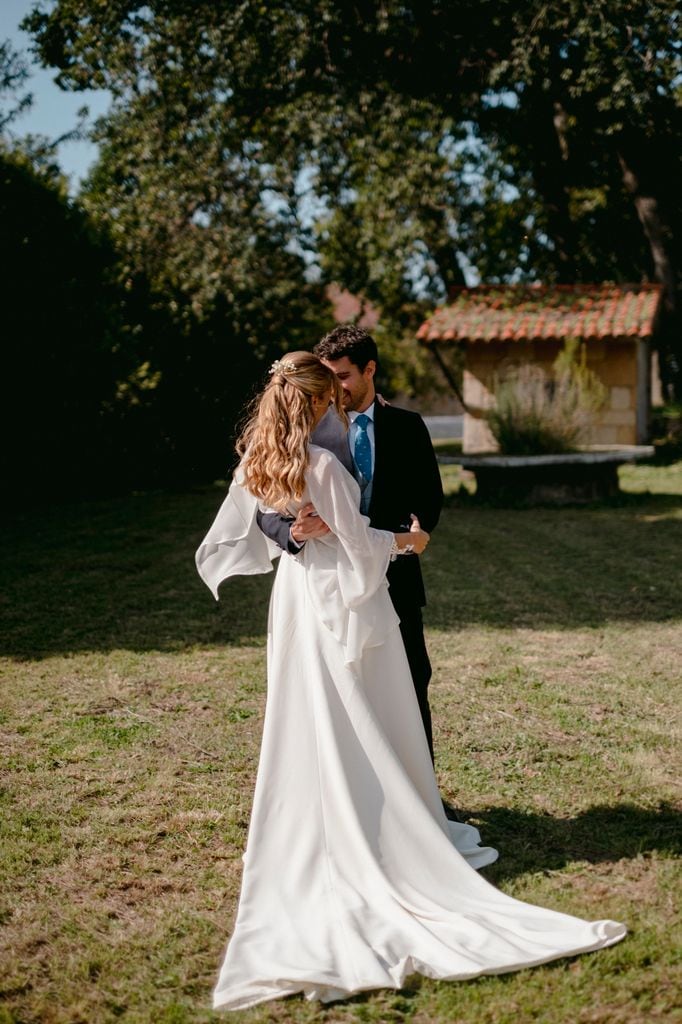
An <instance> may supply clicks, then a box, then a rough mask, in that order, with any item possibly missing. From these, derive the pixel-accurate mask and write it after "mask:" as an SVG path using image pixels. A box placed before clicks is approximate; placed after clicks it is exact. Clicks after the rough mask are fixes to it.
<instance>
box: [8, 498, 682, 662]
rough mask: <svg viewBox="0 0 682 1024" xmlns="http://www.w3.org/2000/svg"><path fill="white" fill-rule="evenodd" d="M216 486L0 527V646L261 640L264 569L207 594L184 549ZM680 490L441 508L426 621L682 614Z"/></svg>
mask: <svg viewBox="0 0 682 1024" xmlns="http://www.w3.org/2000/svg"><path fill="white" fill-rule="evenodd" d="M223 495H224V490H223V489H222V488H218V487H212V488H203V489H197V490H194V491H190V492H185V493H159V492H156V493H145V494H137V495H131V496H127V497H119V498H113V499H110V500H108V501H103V500H102V501H92V502H83V503H79V504H73V505H61V506H58V507H55V508H51V509H46V510H45V511H43V512H38V511H32V512H31V513H28V514H26V515H24V516H23V517H21V518H15V519H14V520H10V521H9V522H7V523H6V524H5V525H4V528H3V540H4V554H3V567H2V576H3V587H2V589H1V591H0V613H1V614H0V619H1V620H2V625H1V626H0V652H1V653H3V654H5V655H8V656H11V657H15V658H18V659H28V658H40V657H45V656H49V655H53V654H73V653H77V652H79V651H109V650H114V649H125V650H132V651H139V652H143V651H150V650H157V651H169V652H172V651H180V650H186V649H189V648H191V647H193V646H196V645H216V644H226V645H235V644H242V643H248V644H256V645H260V644H262V643H264V639H265V629H266V621H267V605H268V598H269V593H270V588H271V586H272V579H273V577H272V575H267V576H263V577H248V578H240V579H237V580H231V581H229V582H228V583H227V584H225V585H224V586H223V588H222V591H221V600H220V602H219V604H216V603H215V601H214V600H213V598H212V597H211V595H210V594H209V592H208V590H207V589H206V587H205V586H204V585H203V584H202V583H201V581H200V580H199V578H198V576H197V574H196V570H195V567H194V551H195V549H196V547H197V545H198V543H199V541H200V540H201V538H202V536H203V534H204V533H205V531H206V529H207V528H208V526H209V524H210V522H211V521H212V518H213V516H214V514H215V512H216V510H217V508H218V506H219V504H220V502H221V500H222V497H223ZM681 507H682V497H680V496H677V495H649V494H645V495H641V496H640V495H628V496H627V498H626V500H625V501H624V502H621V503H618V504H617V505H610V506H600V507H592V508H582V509H562V510H558V509H531V510H514V509H511V510H510V509H504V510H503V509H491V508H474V507H461V508H448V509H446V510H445V511H444V513H443V516H442V519H441V522H440V524H439V527H438V530H437V531H436V532H435V534H434V538H433V543H432V544H431V546H430V548H429V551H428V552H427V555H426V557H425V559H424V571H425V576H426V582H427V590H428V594H429V606H428V607H427V609H426V622H427V625H429V626H431V627H433V628H436V629H443V630H452V629H457V628H459V627H461V626H463V625H467V624H481V625H486V626H499V627H505V628H507V627H518V626H522V627H524V628H537V629H546V628H553V627H554V628H576V627H582V626H599V625H603V624H605V623H608V622H610V621H625V622H659V621H660V622H663V621H666V620H670V619H672V618H675V617H682V589H681V588H680V587H679V579H680V577H681V576H682V518H681V517H680V515H679V512H680V508H681Z"/></svg>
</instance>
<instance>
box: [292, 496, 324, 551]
mask: <svg viewBox="0 0 682 1024" xmlns="http://www.w3.org/2000/svg"><path fill="white" fill-rule="evenodd" d="M289 532H290V533H291V536H292V537H293V539H294V540H295V541H296V543H297V544H304V543H305V542H306V541H307V540H315V538H316V537H324V535H325V533H329V532H330V531H329V527H328V526H327V524H326V523H325V521H324V519H320V517H319V516H318V514H317V512H316V511H315V506H314V505H313V504H312V502H310V501H309V502H308V504H307V505H304V506H303V508H302V509H301V510H300V511H299V513H298V515H297V516H296V518H295V519H294V521H293V523H292V524H291V529H290V531H289Z"/></svg>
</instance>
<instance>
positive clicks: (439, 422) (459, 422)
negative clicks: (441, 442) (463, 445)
mask: <svg viewBox="0 0 682 1024" xmlns="http://www.w3.org/2000/svg"><path fill="white" fill-rule="evenodd" d="M424 423H426V426H427V427H428V430H429V434H430V435H431V437H432V438H433V439H434V440H435V439H436V438H444V437H445V438H448V439H457V438H461V437H462V434H463V430H464V417H463V416H424Z"/></svg>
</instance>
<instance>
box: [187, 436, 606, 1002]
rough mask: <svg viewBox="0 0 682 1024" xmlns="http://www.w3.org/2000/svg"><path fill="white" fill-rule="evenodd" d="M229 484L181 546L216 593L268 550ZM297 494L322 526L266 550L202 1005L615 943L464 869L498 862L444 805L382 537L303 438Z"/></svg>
mask: <svg viewBox="0 0 682 1024" xmlns="http://www.w3.org/2000/svg"><path fill="white" fill-rule="evenodd" d="M239 480H240V472H239V471H238V472H237V475H236V478H235V481H234V482H233V484H232V486H231V488H230V491H229V494H228V496H227V498H226V499H225V502H224V503H223V506H222V508H221V509H220V511H219V513H218V516H217V518H216V520H215V522H214V524H213V526H212V527H211V529H210V531H209V533H208V534H207V536H206V538H205V540H204V542H203V543H202V545H201V546H200V548H199V550H198V551H197V567H198V569H199V573H200V575H201V576H202V578H203V579H204V580H205V582H206V583H207V584H208V585H209V587H210V588H211V590H212V592H213V593H214V595H215V596H216V597H217V596H218V585H219V584H220V582H221V581H222V580H224V579H226V578H227V577H228V576H233V575H238V574H246V575H248V574H253V573H261V572H267V571H269V570H270V569H271V568H272V559H273V558H274V557H276V556H278V555H280V554H282V553H281V551H280V549H279V548H278V547H276V545H274V544H272V542H271V541H269V540H268V539H267V538H266V537H265V536H264V534H263V533H262V532H261V531H260V530H259V528H258V525H257V523H256V511H257V508H258V505H257V501H256V499H255V498H254V497H253V496H252V495H251V494H249V493H248V492H247V491H246V490H245V489H244V488H243V487H242V486H241V485H240V483H239ZM307 501H312V502H313V503H314V505H315V508H316V509H317V511H318V512H319V514H320V515H321V517H322V518H323V520H324V521H325V522H326V523H327V524H328V525H329V527H330V529H331V531H332V533H331V534H328V535H326V536H325V537H323V538H322V539H319V540H314V541H308V543H307V544H306V545H305V546H304V548H303V550H302V552H301V553H300V555H298V556H296V557H293V556H291V555H289V554H284V555H282V559H281V563H280V566H279V571H278V573H277V577H276V580H275V584H274V587H273V591H272V598H271V602H270V615H269V625H268V697H267V707H266V713H265V723H264V728H263V741H262V749H261V756H260V763H259V767H258V777H257V780H256V790H255V795H254V801H253V812H252V816H251V824H250V828H249V836H248V842H247V848H246V853H245V855H244V872H243V879H242V891H241V897H240V901H239V908H238V912H237V918H236V923H235V926H234V930H233V933H232V937H231V939H230V943H229V945H228V949H227V953H226V955H225V960H224V963H223V966H222V970H221V972H220V977H219V980H218V983H217V986H216V989H215V993H214V1006H215V1007H216V1008H217V1007H222V1008H225V1009H230V1010H237V1009H243V1008H245V1007H248V1006H251V1005H253V1004H254V1003H259V1002H261V1001H263V1000H267V999H275V998H279V997H282V996H286V995H290V994H291V993H294V992H302V993H304V994H305V996H306V997H307V998H308V999H320V1000H322V1001H325V1002H326V1001H329V1000H332V999H340V998H343V997H346V996H349V995H351V994H352V993H354V992H359V991H361V990H363V989H372V988H382V987H389V988H399V987H400V986H401V985H402V984H403V982H404V980H405V978H406V977H407V976H408V975H409V974H411V973H414V972H419V973H421V974H424V975H427V976H428V977H430V978H440V979H462V978H472V977H475V976H476V975H480V974H493V973H498V972H502V971H511V970H515V969H517V968H521V967H529V966H531V965H533V964H540V963H544V962H545V961H548V960H552V959H555V958H556V957H562V956H566V955H570V954H574V953H581V952H587V951H588V950H594V949H598V948H600V947H602V946H608V945H611V944H612V943H614V942H617V941H618V940H619V939H621V938H622V937H623V936H624V935H625V927H624V926H623V925H621V924H617V923H615V922H613V921H593V922H588V921H583V920H580V919H578V918H575V917H569V916H568V915H566V914H562V913H557V912H555V911H552V910H544V909H542V908H540V907H535V906H531V905H529V904H526V903H521V902H520V901H519V900H515V899H512V898H511V897H510V896H506V895H505V894H504V893H501V892H499V891H498V890H497V889H495V888H494V887H493V886H491V885H489V884H488V883H487V882H486V881H484V879H483V878H481V877H480V876H479V875H478V874H477V872H476V870H475V869H476V868H480V867H483V866H484V865H486V864H490V863H491V862H492V861H493V860H495V859H496V857H497V853H496V851H494V850H491V849H489V848H486V847H481V846H480V845H479V843H480V836H479V834H478V832H477V831H476V829H474V828H473V827H471V826H469V825H461V824H457V823H454V822H449V821H448V820H447V819H446V818H445V815H444V813H443V808H442V804H441V800H440V796H439V793H438V788H437V785H436V780H435V776H434V773H433V768H432V765H431V760H430V757H429V751H428V747H427V744H426V738H425V735H424V730H423V727H422V721H421V717H420V714H419V708H418V705H417V700H416V697H415V693H414V688H413V686H412V680H411V678H410V672H409V668H408V664H407V659H406V657H405V651H404V648H403V644H402V640H401V637H400V632H399V630H398V619H397V616H396V613H395V611H394V609H393V605H392V604H391V600H390V598H389V596H388V588H387V583H386V579H385V572H386V568H387V566H388V562H389V559H390V550H391V544H392V540H393V537H392V534H390V533H387V532H385V531H382V530H375V529H372V528H371V527H370V526H369V525H368V520H367V519H366V518H365V517H363V516H361V515H360V513H359V512H358V503H359V490H358V486H357V484H356V482H355V480H353V478H352V477H351V476H350V474H348V473H347V472H346V470H345V469H344V468H343V466H342V465H341V463H340V462H338V460H337V459H336V458H335V456H333V455H331V454H330V453H329V452H327V451H325V450H324V449H321V448H317V447H315V446H314V445H311V447H310V466H309V470H308V474H307V489H306V493H305V495H304V497H303V499H302V502H301V504H303V503H305V502H307ZM291 511H292V512H295V509H294V508H292V509H291ZM401 557H403V556H401ZM404 557H409V556H404Z"/></svg>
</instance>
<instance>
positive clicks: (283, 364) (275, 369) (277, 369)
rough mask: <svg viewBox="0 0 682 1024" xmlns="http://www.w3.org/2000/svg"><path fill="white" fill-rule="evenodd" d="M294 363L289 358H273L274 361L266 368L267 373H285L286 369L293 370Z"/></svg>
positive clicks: (294, 367)
mask: <svg viewBox="0 0 682 1024" xmlns="http://www.w3.org/2000/svg"><path fill="white" fill-rule="evenodd" d="M295 369H296V363H294V362H292V361H291V359H275V361H274V363H273V364H272V366H271V367H270V369H269V370H268V373H269V374H270V375H272V374H273V373H286V372H287V370H295Z"/></svg>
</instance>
